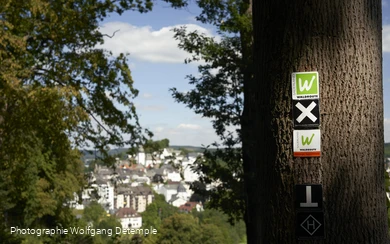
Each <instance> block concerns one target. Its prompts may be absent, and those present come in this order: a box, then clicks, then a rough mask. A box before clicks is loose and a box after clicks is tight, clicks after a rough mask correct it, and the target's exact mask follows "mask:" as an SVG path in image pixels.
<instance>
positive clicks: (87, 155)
mask: <svg viewBox="0 0 390 244" xmlns="http://www.w3.org/2000/svg"><path fill="white" fill-rule="evenodd" d="M169 148H172V149H174V150H180V149H185V150H187V151H189V152H195V153H201V152H203V151H204V150H205V149H204V148H203V147H195V146H169ZM209 150H213V149H210V148H209ZM127 151H128V149H127V148H118V149H111V150H110V151H109V152H108V154H109V155H118V156H119V157H120V158H122V159H124V158H125V157H126V154H127ZM81 152H82V154H83V160H84V161H85V160H88V159H94V158H95V151H94V150H82V151H81ZM99 156H100V154H99V152H96V157H99ZM385 157H386V158H389V157H390V143H385Z"/></svg>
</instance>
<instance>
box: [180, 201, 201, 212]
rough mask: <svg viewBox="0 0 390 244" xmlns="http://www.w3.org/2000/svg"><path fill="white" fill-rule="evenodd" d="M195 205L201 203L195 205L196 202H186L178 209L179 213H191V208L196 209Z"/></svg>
mask: <svg viewBox="0 0 390 244" xmlns="http://www.w3.org/2000/svg"><path fill="white" fill-rule="evenodd" d="M197 204H201V203H197V202H186V203H185V204H183V205H181V206H180V207H179V210H180V211H183V212H191V211H192V209H193V208H195V207H196V205H197Z"/></svg>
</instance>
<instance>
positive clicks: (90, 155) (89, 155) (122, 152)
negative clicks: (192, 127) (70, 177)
mask: <svg viewBox="0 0 390 244" xmlns="http://www.w3.org/2000/svg"><path fill="white" fill-rule="evenodd" d="M169 148H172V149H174V150H180V149H182V148H183V149H185V150H187V151H189V152H190V153H191V152H195V153H199V152H203V151H204V149H203V148H202V147H195V146H169ZM127 150H128V149H127V148H118V149H112V150H110V151H108V154H109V155H119V156H120V157H121V158H122V157H126V154H127ZM211 150H212V149H211ZM81 152H82V154H83V160H84V161H85V160H89V159H94V158H95V151H94V150H81ZM96 156H97V157H99V156H100V153H99V152H96Z"/></svg>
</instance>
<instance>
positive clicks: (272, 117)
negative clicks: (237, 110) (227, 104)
mask: <svg viewBox="0 0 390 244" xmlns="http://www.w3.org/2000/svg"><path fill="white" fill-rule="evenodd" d="M253 23H254V61H255V67H254V68H255V79H254V80H253V82H250V83H248V84H245V87H244V97H245V102H244V112H243V121H242V132H243V134H242V137H243V160H244V171H245V182H246V188H247V193H248V215H247V221H246V222H247V225H251V226H250V228H248V243H265V244H270V243H276V244H280V243H283V244H284V243H329V244H335V243H348V244H349V243H364V244H368V243H372V244H381V243H389V239H388V226H387V214H386V199H385V189H384V177H383V176H384V165H383V162H384V161H383V147H384V144H383V142H384V138H383V100H382V42H381V38H382V36H381V30H382V21H381V1H380V0H361V1H350V0H321V1H320V0H318V1H315V0H313V1H303V0H295V1H291V0H263V1H254V2H253ZM303 71H318V73H319V82H320V100H319V101H320V119H321V120H320V121H321V125H320V129H321V157H319V158H294V157H293V148H292V144H293V117H292V89H291V73H292V72H303ZM296 184H322V186H323V200H324V204H323V211H324V221H325V239H324V240H309V241H297V236H296V233H295V228H296V225H297V223H296V219H295V218H296V214H297V210H296V209H295V205H294V200H295V192H294V187H295V185H296ZM254 230H256V231H254Z"/></svg>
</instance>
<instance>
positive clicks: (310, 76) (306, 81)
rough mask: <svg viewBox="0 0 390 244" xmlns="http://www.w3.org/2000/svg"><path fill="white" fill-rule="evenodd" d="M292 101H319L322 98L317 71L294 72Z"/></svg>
mask: <svg viewBox="0 0 390 244" xmlns="http://www.w3.org/2000/svg"><path fill="white" fill-rule="evenodd" d="M291 81H292V82H291V84H292V99H293V100H303V99H318V98H319V97H320V81H319V76H318V72H317V71H312V72H294V73H292V77H291Z"/></svg>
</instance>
